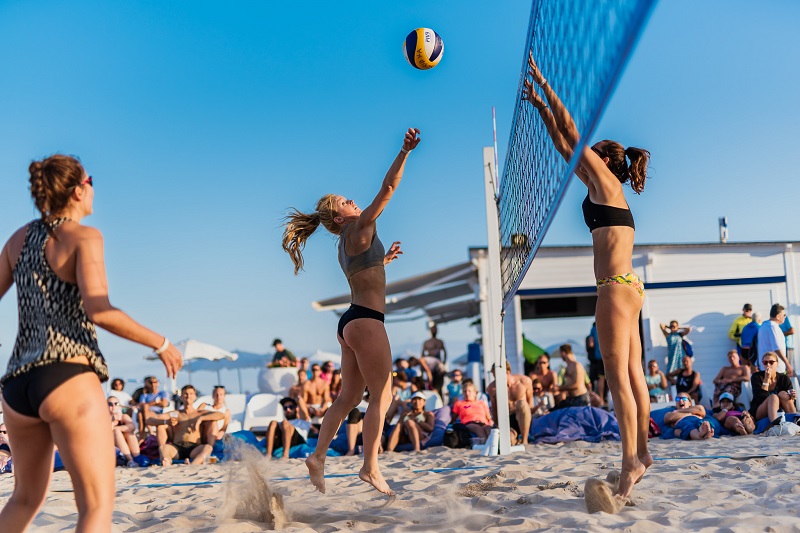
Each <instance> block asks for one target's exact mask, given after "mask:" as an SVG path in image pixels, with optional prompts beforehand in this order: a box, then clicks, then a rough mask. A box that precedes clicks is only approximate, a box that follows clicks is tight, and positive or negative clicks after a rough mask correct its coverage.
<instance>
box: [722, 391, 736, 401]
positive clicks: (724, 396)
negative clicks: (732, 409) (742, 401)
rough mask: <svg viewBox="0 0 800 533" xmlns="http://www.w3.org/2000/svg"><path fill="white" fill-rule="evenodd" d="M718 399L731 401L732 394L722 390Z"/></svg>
mask: <svg viewBox="0 0 800 533" xmlns="http://www.w3.org/2000/svg"><path fill="white" fill-rule="evenodd" d="M719 399H720V401H722V400H730V401H733V400H734V397H733V394H731V393H730V392H723V393H722V394H720V395H719Z"/></svg>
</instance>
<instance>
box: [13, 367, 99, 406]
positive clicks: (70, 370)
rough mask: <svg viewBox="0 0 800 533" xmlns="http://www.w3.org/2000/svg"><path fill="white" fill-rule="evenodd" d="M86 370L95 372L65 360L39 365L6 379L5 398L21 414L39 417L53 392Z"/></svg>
mask: <svg viewBox="0 0 800 533" xmlns="http://www.w3.org/2000/svg"><path fill="white" fill-rule="evenodd" d="M86 372H94V368H92V367H91V366H89V365H84V364H82V363H66V362H64V361H58V362H56V363H49V364H46V365H43V366H38V367H35V368H32V369H31V370H29V371H27V372H25V373H24V374H20V375H19V376H16V377H13V378H11V379H9V380H8V381H6V382H5V384H3V399H5V401H6V403H7V404H8V405H9V406H10V407H11V408H12V409H13V410H15V411H16V412H18V413H19V414H21V415H25V416H32V417H34V418H39V408H40V407H41V406H42V403H43V402H44V400H45V399H46V398H47V396H48V395H49V394H50V393H51V392H53V391H54V390H56V389H57V388H58V387H59V386H60V385H61V384H62V383H64V382H66V381H67V380H69V379H70V378H74V377H75V376H79V375H81V374H84V373H86Z"/></svg>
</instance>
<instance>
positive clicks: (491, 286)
mask: <svg viewBox="0 0 800 533" xmlns="http://www.w3.org/2000/svg"><path fill="white" fill-rule="evenodd" d="M494 156H495V153H494V149H493V148H492V147H485V148H484V149H483V176H484V186H485V195H486V231H487V235H488V250H487V255H486V258H485V261H483V262H482V264H483V265H485V266H486V268H484V269H483V271H482V272H481V271H479V272H478V277H479V283H480V285H481V291H480V293H481V311H484V310H485V312H482V313H481V330H482V334H483V364H484V369H486V371H488V370H489V369H491V368H492V365H494V368H495V373H494V379H495V393H496V396H495V399H496V410H497V420H495V422H496V423H497V427H498V428H499V430H500V455H508V454H509V453H511V431H510V428H511V425H510V422H509V415H508V382H507V379H506V355H505V353H504V351H503V349H504V343H503V322H502V313H503V284H502V279H501V276H500V223H499V213H498V210H497V199H496V196H495V184H496V183H497V175H498V174H497V169H496V168H494V161H495V159H494Z"/></svg>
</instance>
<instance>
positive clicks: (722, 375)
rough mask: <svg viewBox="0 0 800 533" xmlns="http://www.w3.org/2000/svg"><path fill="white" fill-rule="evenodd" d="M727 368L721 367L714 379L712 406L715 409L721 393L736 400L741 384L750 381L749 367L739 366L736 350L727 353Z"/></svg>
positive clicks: (740, 391) (740, 390)
mask: <svg viewBox="0 0 800 533" xmlns="http://www.w3.org/2000/svg"><path fill="white" fill-rule="evenodd" d="M728 362H729V363H730V365H729V366H723V367H722V368H721V369H720V371H719V373H718V374H717V377H715V378H714V398H713V400H712V405H713V406H714V407H717V406H718V405H719V399H720V398H721V397H722V396H720V395H721V394H722V393H723V392H728V393H730V394H731V395H732V396H733V398H731V400H733V399H736V398H737V397H738V396H739V395H740V394H741V393H742V382H744V381H750V367H749V366H747V365H741V364H740V359H739V354H738V353H736V350H730V351H729V352H728Z"/></svg>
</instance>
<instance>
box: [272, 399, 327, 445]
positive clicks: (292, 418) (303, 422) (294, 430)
mask: <svg viewBox="0 0 800 533" xmlns="http://www.w3.org/2000/svg"><path fill="white" fill-rule="evenodd" d="M298 405H299V404H298V402H297V401H295V400H294V399H293V398H283V399H282V400H281V406H282V407H283V420H282V421H280V422H278V421H276V420H273V421H271V422H270V423H269V428H268V429H267V459H268V460H269V459H272V451H273V450H274V449H275V448H276V447H282V448H283V455H282V456H281V458H282V459H288V458H289V451H290V450H291V448H292V446H297V445H299V444H305V443H306V440H307V439H308V436H309V435H316V434H317V433H318V431H317V429H316V428H315V427H313V426H312V425H311V421H310V420H309V419H308V413H306V412H305V409H299V408H298Z"/></svg>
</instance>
